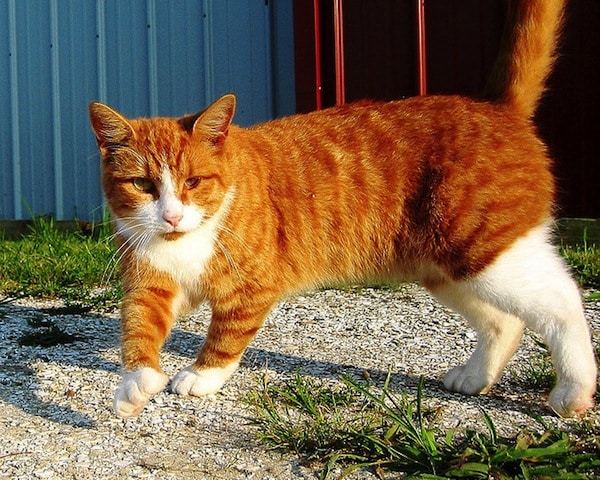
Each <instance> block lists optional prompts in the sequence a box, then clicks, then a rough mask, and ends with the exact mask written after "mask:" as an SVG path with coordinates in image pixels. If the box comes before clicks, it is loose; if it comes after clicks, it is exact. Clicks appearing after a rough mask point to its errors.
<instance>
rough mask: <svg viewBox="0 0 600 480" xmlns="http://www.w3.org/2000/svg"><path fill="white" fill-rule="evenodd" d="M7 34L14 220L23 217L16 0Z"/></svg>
mask: <svg viewBox="0 0 600 480" xmlns="http://www.w3.org/2000/svg"><path fill="white" fill-rule="evenodd" d="M8 35H9V40H8V41H9V48H10V113H11V139H12V173H13V175H12V178H13V211H14V215H15V219H16V220H21V219H22V218H23V206H22V203H23V187H22V185H21V128H20V117H19V75H18V67H19V59H18V53H17V46H18V45H17V9H16V0H9V2H8Z"/></svg>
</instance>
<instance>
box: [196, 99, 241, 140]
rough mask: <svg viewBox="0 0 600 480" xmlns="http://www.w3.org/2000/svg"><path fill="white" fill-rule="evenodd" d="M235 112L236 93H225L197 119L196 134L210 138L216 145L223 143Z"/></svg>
mask: <svg viewBox="0 0 600 480" xmlns="http://www.w3.org/2000/svg"><path fill="white" fill-rule="evenodd" d="M234 114H235V95H233V94H231V93H229V94H227V95H223V96H222V97H221V98H219V99H218V100H217V101H216V102H214V103H213V104H212V105H210V106H209V107H208V108H207V109H206V110H204V112H202V113H201V114H200V116H199V117H198V118H197V119H196V121H195V122H194V126H193V132H194V134H195V135H199V136H201V137H204V138H208V139H209V141H211V142H212V143H213V144H214V145H222V144H223V142H224V141H225V138H226V137H227V133H228V131H229V126H230V125H231V121H232V120H233V115H234Z"/></svg>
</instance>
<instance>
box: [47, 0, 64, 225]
mask: <svg viewBox="0 0 600 480" xmlns="http://www.w3.org/2000/svg"><path fill="white" fill-rule="evenodd" d="M57 2H58V0H51V1H50V42H51V44H50V64H51V68H52V73H51V76H50V78H51V82H52V140H53V147H52V149H53V154H54V204H55V205H54V208H55V211H54V214H55V216H56V217H57V218H60V219H62V218H63V217H64V191H63V182H64V178H63V154H62V153H63V152H62V135H61V128H62V126H61V109H60V102H61V98H60V46H59V42H58V4H57Z"/></svg>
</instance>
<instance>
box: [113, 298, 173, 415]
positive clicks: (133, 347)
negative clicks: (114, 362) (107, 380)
mask: <svg viewBox="0 0 600 480" xmlns="http://www.w3.org/2000/svg"><path fill="white" fill-rule="evenodd" d="M174 297H175V294H174V293H173V292H171V291H169V290H167V289H160V288H156V287H148V288H139V289H136V290H134V291H128V292H127V293H126V294H125V298H124V300H123V305H122V308H121V329H122V340H121V356H122V363H123V374H122V378H121V383H120V385H119V387H118V388H117V390H116V392H115V397H114V402H113V406H114V410H115V412H116V413H117V415H119V416H120V417H123V418H126V417H132V416H135V415H138V414H139V413H140V412H141V411H142V410H143V408H144V407H145V406H146V405H147V404H148V402H149V401H150V398H152V396H153V395H156V394H157V393H159V392H161V391H162V390H164V388H165V387H166V386H167V384H168V382H169V378H168V377H167V375H165V374H164V372H163V371H162V369H161V368H160V365H159V353H160V350H161V348H162V346H163V344H164V341H165V339H166V338H167V335H168V334H169V332H170V331H171V326H172V324H173V319H174V317H175V312H174V311H173V298H174Z"/></svg>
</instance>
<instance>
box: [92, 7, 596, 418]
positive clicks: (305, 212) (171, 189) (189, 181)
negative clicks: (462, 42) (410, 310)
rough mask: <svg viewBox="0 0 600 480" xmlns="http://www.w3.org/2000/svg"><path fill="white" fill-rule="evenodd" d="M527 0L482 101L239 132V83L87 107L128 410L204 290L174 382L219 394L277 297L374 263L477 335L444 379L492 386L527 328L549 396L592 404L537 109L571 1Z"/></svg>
mask: <svg viewBox="0 0 600 480" xmlns="http://www.w3.org/2000/svg"><path fill="white" fill-rule="evenodd" d="M516 12H517V20H516V21H515V27H514V29H513V34H512V35H511V36H510V37H509V38H508V41H507V42H506V49H505V51H506V52H509V55H508V56H507V55H504V56H501V59H500V61H499V63H498V64H499V68H498V69H497V71H496V72H495V74H494V78H495V81H494V82H492V86H491V88H490V92H492V93H493V94H494V97H495V98H494V100H493V101H490V102H486V101H477V100H473V99H468V98H463V97H459V96H430V97H419V98H411V99H407V100H402V101H396V102H389V103H378V102H371V101H362V102H358V103H355V104H352V105H347V106H341V107H336V108H331V109H327V110H324V111H320V112H313V113H310V114H307V115H295V116H292V117H289V118H283V119H280V120H274V121H271V122H268V123H264V124H262V125H257V126H255V127H252V128H248V129H243V128H239V127H236V126H234V125H231V121H232V117H233V114H234V110H235V97H234V96H233V95H225V96H224V97H222V98H220V99H219V100H217V101H216V102H215V103H213V104H212V105H211V106H209V107H208V108H207V109H206V110H204V111H203V112H201V113H199V114H197V115H193V116H187V117H183V118H180V119H172V118H152V119H136V120H129V119H126V118H124V117H123V116H122V115H120V114H119V113H117V112H115V111H114V110H112V109H110V108H109V107H107V106H105V105H103V104H100V103H92V104H91V105H90V112H91V121H92V125H93V128H94V131H95V133H96V137H97V140H98V144H99V147H100V150H101V152H102V156H103V163H102V165H103V187H104V190H105V193H106V197H107V199H108V202H109V205H110V209H111V211H112V214H113V216H114V219H115V222H116V226H117V239H118V241H119V244H120V247H119V252H120V255H121V266H122V274H123V282H124V287H125V298H124V301H123V305H122V361H123V368H124V372H123V378H122V382H121V384H120V386H119V388H118V389H117V391H116V395H115V409H116V412H117V413H118V414H119V415H121V416H123V417H127V416H131V415H136V414H138V413H140V411H141V410H142V409H143V407H144V406H145V405H146V403H147V402H148V400H149V399H150V397H151V396H152V395H154V394H156V393H157V392H159V391H161V390H162V389H164V388H165V386H166V385H167V383H168V378H167V376H166V375H165V374H164V373H163V372H162V370H161V368H160V366H159V352H160V350H161V347H162V345H163V343H164V341H165V339H166V337H167V336H168V335H169V332H170V330H171V328H172V326H173V322H174V321H175V319H176V318H177V316H178V315H180V314H181V313H182V312H185V311H187V310H189V309H192V308H194V307H195V306H197V305H198V304H199V302H201V301H204V300H206V301H208V302H209V304H210V306H211V307H212V320H211V323H210V327H209V330H208V335H207V338H206V342H205V344H204V346H203V347H202V349H201V351H200V353H199V355H198V358H197V360H196V361H195V362H194V363H193V364H192V365H190V366H188V367H187V368H185V369H183V370H182V371H181V372H180V373H178V374H177V375H176V376H175V378H174V379H173V381H172V384H171V388H172V390H173V391H175V392H177V393H179V394H182V395H187V394H190V395H206V394H210V393H214V392H216V391H217V390H219V389H220V388H221V386H222V385H223V384H224V383H225V381H226V380H227V379H228V378H229V377H230V376H231V375H232V374H233V372H234V371H235V370H236V368H237V366H238V364H239V362H240V358H241V356H242V354H243V353H244V350H245V349H246V347H247V346H248V344H249V342H250V341H251V340H252V338H253V337H254V335H255V334H256V332H257V331H258V329H259V328H260V327H261V325H262V323H263V321H264V320H265V317H266V316H267V314H268V313H269V311H270V310H271V308H272V307H273V306H274V305H275V303H276V302H277V301H278V300H279V299H280V298H281V297H282V296H283V295H285V294H288V293H290V292H293V291H297V290H299V289H304V288H310V287H315V286H318V285H323V284H327V283H330V282H340V281H351V282H354V281H359V280H361V279H366V278H372V277H380V278H385V279H402V280H419V281H420V282H421V283H422V284H423V285H424V286H425V287H427V288H428V289H429V290H430V291H431V293H432V294H433V295H435V297H437V298H438V299H440V300H441V301H442V302H444V303H445V304H446V305H448V306H450V307H452V308H453V309H455V310H456V311H457V312H460V313H461V314H463V315H464V316H465V317H466V319H467V320H468V321H469V323H470V324H471V325H472V326H473V327H474V328H475V329H476V330H477V332H478V345H477V348H476V350H475V352H474V353H473V356H472V357H471V358H470V360H469V361H468V362H467V363H466V364H465V365H463V366H459V367H456V368H454V369H452V370H450V372H449V373H448V374H447V375H446V376H445V378H444V384H445V386H446V387H447V388H448V389H450V390H454V391H458V392H464V393H467V394H475V393H480V392H486V391H487V390H489V389H490V388H491V386H492V385H493V384H494V383H495V382H496V381H497V380H498V378H499V376H500V374H501V372H502V370H503V367H504V365H505V364H506V362H507V361H508V359H509V358H510V357H511V355H512V354H513V353H514V351H515V349H516V347H517V345H518V343H519V340H520V338H521V334H522V332H523V327H524V325H527V326H528V327H530V328H532V329H533V330H535V331H537V332H539V333H540V334H541V335H542V336H543V337H544V339H545V341H546V342H547V343H548V345H549V347H550V349H551V351H552V355H553V359H554V363H555V366H556V370H557V374H558V381H557V385H556V386H555V388H554V390H553V391H552V393H551V394H550V399H549V403H550V405H551V407H552V408H553V409H554V410H555V411H556V412H557V413H559V414H560V415H572V414H575V413H577V412H581V411H584V410H585V409H587V408H588V407H590V406H591V405H592V394H593V393H594V391H595V386H596V366H595V361H594V355H593V351H592V346H591V342H590V337H589V331H588V327H587V324H586V321H585V318H584V316H583V310H582V307H581V301H580V297H579V292H578V289H577V287H576V285H575V283H574V282H573V281H572V280H571V278H570V277H569V274H568V273H567V269H566V268H565V266H564V264H563V262H562V261H561V259H560V258H559V256H558V255H557V254H556V252H555V250H554V248H553V247H552V246H551V244H550V243H549V240H548V238H549V233H548V231H549V228H550V224H551V222H552V208H553V197H554V183H553V178H552V175H551V173H550V160H549V158H548V155H547V152H546V149H545V148H544V145H543V144H542V142H541V141H540V140H539V138H538V137H537V136H536V133H535V128H534V125H533V123H532V121H531V117H532V115H533V113H534V109H535V106H536V104H537V102H538V100H539V97H540V96H541V94H542V90H543V83H544V79H545V77H546V76H547V75H548V72H549V71H550V68H551V65H552V55H553V51H554V44H555V41H556V36H557V31H558V28H559V23H560V17H561V12H562V2H561V1H557V0H552V1H550V0H539V1H536V0H526V1H522V2H520V3H518V4H517V8H516Z"/></svg>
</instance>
